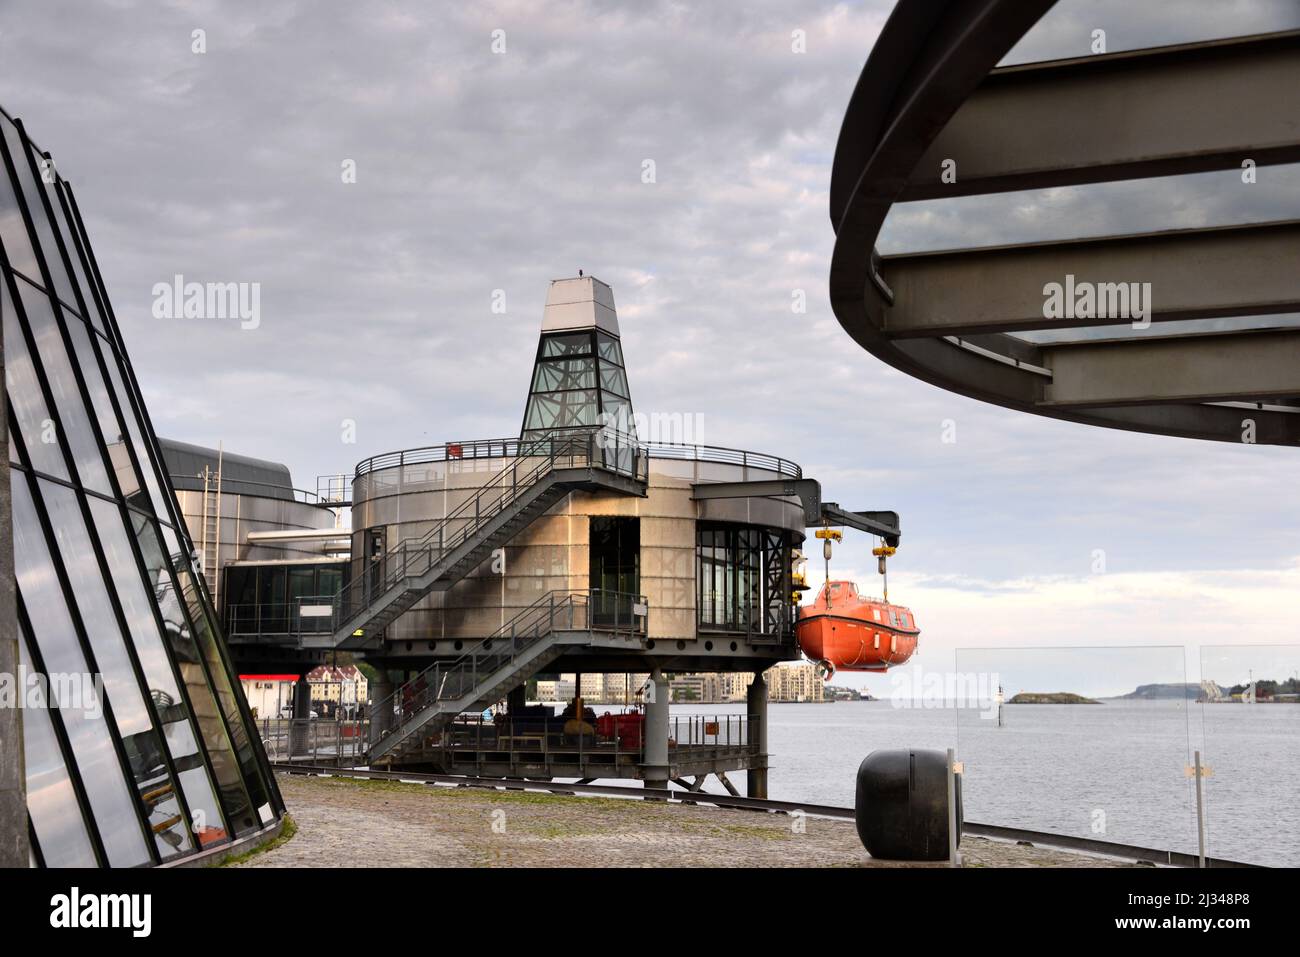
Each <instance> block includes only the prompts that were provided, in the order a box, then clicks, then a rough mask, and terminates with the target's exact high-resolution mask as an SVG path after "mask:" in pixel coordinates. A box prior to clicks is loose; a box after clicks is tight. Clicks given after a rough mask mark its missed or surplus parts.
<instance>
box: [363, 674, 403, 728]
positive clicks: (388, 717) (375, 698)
mask: <svg viewBox="0 0 1300 957" xmlns="http://www.w3.org/2000/svg"><path fill="white" fill-rule="evenodd" d="M396 691H397V686H396V685H395V684H393V682H392V680H390V679H389V677H388V672H387V671H384V670H382V669H381V670H380V672H379V680H378V681H372V682H371V683H370V707H369V708H367V709H366V711H367V713H368V714H369V715H370V741H371V743H372V744H373V743H374V742H376V741H378V740H379V739H380V738H382V737H383V736H384V734H385V733H386V732H387V731H388V730H389V729H390V728H392V726H393V694H394V692H396Z"/></svg>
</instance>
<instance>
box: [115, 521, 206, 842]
mask: <svg viewBox="0 0 1300 957" xmlns="http://www.w3.org/2000/svg"><path fill="white" fill-rule="evenodd" d="M89 501H90V511H91V516H92V519H93V521H94V524H95V529H96V531H98V533H99V540H100V543H101V544H102V545H103V548H104V557H105V559H106V560H107V561H108V566H109V568H110V569H111V571H112V576H113V584H114V586H115V588H116V590H117V597H118V600H119V601H120V602H121V603H122V613H123V615H124V616H125V617H126V625H127V629H128V631H129V632H130V636H131V643H132V645H133V647H134V648H135V653H136V657H137V658H138V659H139V661H140V670H141V671H142V672H143V673H144V678H145V682H146V683H147V685H148V689H149V697H150V698H151V699H152V701H153V705H154V710H155V711H156V712H157V714H158V720H159V721H161V722H162V729H163V737H164V738H165V739H166V741H167V746H168V750H169V751H170V752H171V757H172V764H173V765H174V767H175V768H176V773H177V775H178V776H179V778H180V784H181V790H182V792H183V793H184V795H185V803H186V804H188V805H189V808H190V815H191V817H192V818H193V820H194V829H195V833H196V835H197V836H198V837H199V839H200V841H202V840H203V838H204V836H205V834H206V833H207V831H206V830H200V829H201V828H203V827H211V826H212V825H217V826H220V823H221V814H220V811H219V810H218V809H217V802H216V798H215V796H214V795H213V792H212V784H211V782H210V781H209V780H208V775H207V771H206V770H205V768H204V766H203V758H202V756H201V755H200V753H199V747H198V743H197V742H196V740H195V737H194V732H193V729H192V728H191V727H190V713H189V709H188V708H187V707H186V705H185V699H184V698H183V697H182V696H181V693H180V689H179V688H178V687H177V684H176V676H175V675H174V674H173V673H172V669H171V664H170V662H169V660H168V657H167V649H166V647H165V646H164V644H163V636H162V633H161V632H160V630H159V628H158V619H157V618H156V617H155V616H154V609H153V604H152V602H150V601H149V598H148V596H147V595H146V594H145V590H144V583H143V581H142V580H141V578H140V573H139V570H138V566H137V564H136V558H135V552H134V551H133V550H132V549H131V542H130V539H129V538H128V537H127V532H126V526H125V525H124V524H123V522H122V513H121V511H120V509H119V507H118V506H117V505H115V504H113V503H112V502H105V501H103V500H101V499H95V498H92V499H90V500H89Z"/></svg>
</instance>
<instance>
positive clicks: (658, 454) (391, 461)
mask: <svg viewBox="0 0 1300 957" xmlns="http://www.w3.org/2000/svg"><path fill="white" fill-rule="evenodd" d="M532 444H533V441H530V440H527V439H525V440H520V439H472V440H460V441H455V442H444V443H442V444H441V445H429V446H424V447H422V448H415V449H404V450H402V451H398V452H384V453H383V454H381V455H372V456H371V457H370V458H368V459H365V460H363V461H362V462H359V463H358V464H357V468H356V474H355V475H354V478H359V477H361V476H363V475H368V474H370V473H371V472H377V471H380V470H382V469H389V468H397V467H400V466H403V465H424V464H428V463H431V462H455V461H462V460H464V459H499V458H514V457H516V456H518V455H520V454H521V453H520V448H521V447H522V448H523V449H524V450H525V454H527V449H528V448H529V447H530V446H531V445H532ZM641 447H642V448H643V449H645V451H646V454H648V455H649V457H650V458H654V459H678V460H680V461H686V462H716V463H719V464H724V465H740V466H745V467H748V468H757V469H765V470H767V471H771V472H776V473H777V474H778V475H782V476H787V477H789V478H802V477H803V470H802V469H801V468H800V467H799V466H798V465H797V464H796V463H794V462H791V461H790V460H789V459H784V458H781V457H780V456H777V455H767V454H765V453H763V452H747V451H745V450H744V449H731V448H726V447H724V446H717V445H693V444H688V443H677V442H644V443H641Z"/></svg>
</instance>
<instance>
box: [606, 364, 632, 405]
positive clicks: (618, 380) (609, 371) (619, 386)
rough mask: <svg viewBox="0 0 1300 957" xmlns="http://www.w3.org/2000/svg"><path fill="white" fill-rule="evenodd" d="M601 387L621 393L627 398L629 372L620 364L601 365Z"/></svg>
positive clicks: (616, 393)
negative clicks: (621, 367)
mask: <svg viewBox="0 0 1300 957" xmlns="http://www.w3.org/2000/svg"><path fill="white" fill-rule="evenodd" d="M600 387H601V388H602V389H604V390H605V391H606V392H613V393H614V394H615V395H621V396H622V397H623V398H625V399H626V398H627V396H628V391H627V373H626V372H624V371H623V370H622V369H620V368H619V367H618V366H611V365H605V364H604V363H601V366H600Z"/></svg>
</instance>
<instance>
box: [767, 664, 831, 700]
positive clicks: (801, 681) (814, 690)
mask: <svg viewBox="0 0 1300 957" xmlns="http://www.w3.org/2000/svg"><path fill="white" fill-rule="evenodd" d="M763 676H764V678H766V680H767V699H768V700H769V701H824V700H826V696H825V687H824V685H823V683H822V679H821V678H820V677H819V676H818V674H817V666H816V665H814V664H813V663H812V662H811V661H796V662H782V663H781V664H779V665H775V666H774V667H772V668H769V669H768V670H767V671H766V672H764V675H763Z"/></svg>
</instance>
